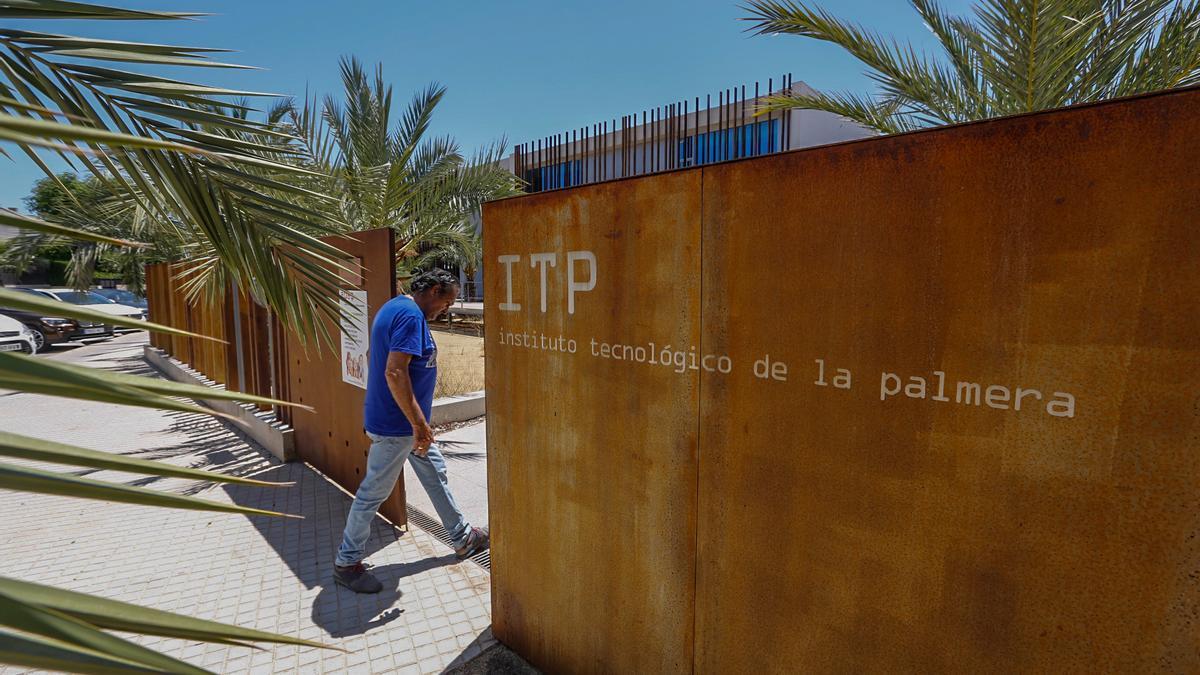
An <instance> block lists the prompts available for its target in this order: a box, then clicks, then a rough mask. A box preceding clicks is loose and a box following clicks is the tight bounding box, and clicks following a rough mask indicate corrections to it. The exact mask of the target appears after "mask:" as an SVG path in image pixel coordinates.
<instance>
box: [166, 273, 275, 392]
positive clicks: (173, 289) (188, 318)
mask: <svg viewBox="0 0 1200 675" xmlns="http://www.w3.org/2000/svg"><path fill="white" fill-rule="evenodd" d="M183 269H184V268H183V267H181V266H180V265H178V264H170V263H154V264H151V265H147V266H146V301H147V303H148V305H149V310H150V320H151V321H154V322H156V323H163V324H166V325H168V326H173V327H175V328H182V329H184V330H187V331H191V332H193V333H198V334H200V335H207V336H209V337H215V338H218V339H221V340H226V341H227V343H221V342H214V341H213V340H202V339H200V338H188V337H180V336H176V335H165V334H156V333H151V334H150V344H151V345H153V346H155V347H158V348H159V349H162V350H164V351H166V352H167V353H168V354H170V355H172V356H174V357H175V358H177V359H179V360H180V361H182V362H183V363H186V364H188V365H189V366H191V367H192V368H194V369H195V370H197V371H199V372H201V373H204V375H205V376H206V377H208V378H209V379H211V380H213V381H214V382H218V383H220V384H224V385H226V386H227V387H228V388H230V389H239V387H238V386H237V384H238V383H237V362H236V358H237V357H236V353H235V352H234V350H233V318H232V315H231V314H230V307H229V305H230V293H229V292H228V291H226V293H225V294H224V296H223V297H221V298H220V299H219V300H218V301H217V302H209V301H208V300H207V299H206V298H198V299H196V300H195V301H189V300H188V298H187V297H186V295H185V293H184V292H183V290H182V289H181V288H180V286H181V282H180V281H179V279H178V275H179V273H180V272H181V271H182V270H183ZM241 390H242V391H246V390H245V389H241ZM254 393H258V392H257V391H255V392H254Z"/></svg>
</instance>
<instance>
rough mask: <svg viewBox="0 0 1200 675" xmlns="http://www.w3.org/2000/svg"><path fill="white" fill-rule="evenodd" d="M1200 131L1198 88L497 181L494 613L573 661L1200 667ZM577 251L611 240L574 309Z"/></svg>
mask: <svg viewBox="0 0 1200 675" xmlns="http://www.w3.org/2000/svg"><path fill="white" fill-rule="evenodd" d="M1196 157H1200V90H1185V91H1179V92H1173V93H1169V94H1163V95H1156V96H1149V97H1143V98H1139V99H1131V100H1123V101H1115V102H1110V103H1106V104H1103V105H1095V106H1085V107H1080V108H1076V109H1071V110H1065V111H1055V112H1051V113H1045V114H1039V115H1031V116H1023V117H1017V118H1010V119H1004V120H997V121H993V122H989V123H984V124H972V125H965V126H961V127H955V128H950V129H945V130H939V131H933V132H925V133H919V134H912V135H907V136H902V137H894V138H883V139H876V140H872V141H867V142H858V143H849V144H843V145H838V146H832V147H828V148H818V149H811V150H805V151H800V152H794V153H787V154H783V155H776V156H771V157H766V158H761V159H756V160H752V161H742V162H734V163H728V164H722V165H715V166H710V167H705V168H703V169H696V170H691V171H684V172H677V173H672V174H665V175H658V176H652V177H646V178H641V179H635V180H626V181H617V182H612V183H604V184H599V185H592V186H587V187H584V188H579V189H575V190H567V191H560V192H554V193H544V194H540V195H534V196H530V197H525V198H520V199H512V200H506V201H503V202H498V203H494V204H490V205H488V206H487V207H485V222H486V227H485V237H486V249H485V250H486V251H487V255H488V259H487V261H486V265H487V267H486V268H485V269H486V270H487V289H486V293H487V298H488V303H487V309H486V319H487V325H488V341H489V342H491V343H492V344H491V345H489V349H488V350H487V366H488V370H487V389H488V408H489V409H488V414H489V425H488V427H489V428H488V433H489V454H490V456H489V484H490V488H491V490H490V494H491V497H490V498H491V505H490V506H491V517H492V523H493V531H494V534H495V551H494V552H493V597H494V605H493V611H494V616H493V618H494V622H495V631H496V635H497V636H498V637H499V638H500V639H501V640H503V641H505V642H506V643H508V644H510V645H511V646H513V647H514V648H516V649H517V651H518V652H520V653H522V654H523V655H525V656H526V657H528V658H529V659H530V660H531V661H533V663H534V664H535V665H538V666H541V667H543V668H545V669H547V670H549V671H554V672H558V671H565V672H679V671H687V670H693V671H694V672H697V673H726V672H797V671H801V672H803V671H814V670H816V671H885V672H894V671H901V672H928V671H946V670H955V671H979V672H998V671H1038V672H1062V671H1080V670H1093V671H1144V670H1150V669H1156V670H1157V669H1163V670H1169V671H1173V672H1196V671H1200V630H1198V626H1197V623H1196V616H1197V615H1200V574H1198V573H1197V570H1200V541H1198V538H1200V535H1198V533H1200V453H1198V452H1197V438H1200V407H1198V406H1197V395H1198V392H1200V294H1197V292H1196V290H1197V289H1198V288H1200V234H1198V233H1197V229H1196V221H1197V217H1198V214H1200V190H1198V189H1197V187H1198V186H1200V164H1197V162H1196V160H1195V158H1196ZM701 188H702V190H701ZM701 194H703V201H702V202H701V198H700V195H701ZM614 229H618V230H620V231H623V232H624V233H625V235H624V236H623V237H619V238H611V237H607V236H605V235H606V233H609V232H611V231H613V230H614ZM556 248H557V249H562V250H563V251H566V250H574V249H587V250H590V251H593V252H594V253H595V255H596V258H597V261H598V264H599V266H600V270H601V276H600V277H599V279H598V281H597V284H596V287H595V290H594V291H591V292H590V293H589V295H588V296H587V298H586V299H587V302H586V304H585V303H584V302H583V301H582V300H581V301H580V304H579V305H578V307H577V308H576V313H575V314H568V313H566V312H565V311H564V309H563V307H562V303H563V296H562V293H563V289H564V285H563V284H564V281H563V279H564V278H565V277H563V275H565V274H566V273H567V272H566V268H565V267H564V262H563V261H562V260H560V261H559V267H556V268H550V272H552V274H551V276H550V277H548V278H549V279H550V280H551V283H550V285H549V287H548V288H549V290H550V293H551V296H550V297H551V298H553V305H552V306H550V307H548V311H547V312H546V313H544V314H543V313H542V312H540V311H539V301H540V296H539V290H540V287H539V286H538V284H537V283H536V280H537V276H536V274H537V271H536V270H535V269H532V268H531V267H530V262H529V254H530V253H534V252H539V251H550V250H552V249H556ZM506 253H512V254H521V255H522V256H523V258H522V260H521V262H520V264H519V265H515V266H514V267H513V268H512V269H513V273H514V275H515V276H514V282H513V283H514V285H513V291H514V295H513V298H514V302H518V303H520V304H521V305H522V307H523V310H522V312H519V313H513V312H502V311H501V310H500V309H499V307H498V303H499V302H501V301H502V300H503V299H504V298H505V294H506V290H507V288H506V279H505V275H504V272H505V268H504V267H503V266H501V265H499V264H497V260H496V256H497V255H501V254H506ZM518 329H521V330H528V331H535V332H537V333H538V334H548V335H555V336H557V335H570V336H573V337H575V338H576V339H580V340H581V344H580V347H581V351H582V350H584V349H590V346H589V345H585V344H583V343H582V340H584V339H590V338H593V337H594V338H595V339H597V340H602V341H606V342H610V343H629V344H636V343H640V342H645V341H649V340H652V339H653V340H656V342H658V344H660V345H661V344H662V343H663V341H666V340H669V341H670V342H671V343H672V344H673V346H678V345H680V344H683V345H685V350H686V349H687V347H689V346H691V345H695V346H696V347H697V350H699V351H700V352H701V353H711V354H722V355H728V357H729V358H730V359H731V361H732V363H733V364H734V367H733V369H732V371H731V372H730V373H714V372H706V371H703V370H701V371H699V372H694V373H693V372H691V371H688V370H686V369H685V372H682V373H674V371H673V370H671V369H662V368H650V367H648V366H646V367H637V366H642V364H636V363H635V364H628V363H623V364H618V363H615V362H613V361H612V360H610V359H604V358H597V357H593V356H592V355H591V354H590V353H587V354H584V353H580V354H575V355H563V354H559V353H553V352H551V351H546V350H533V349H525V348H514V347H512V346H506V345H502V344H500V343H498V342H497V340H498V339H499V338H498V332H499V331H514V330H518ZM659 336H662V337H659ZM768 359H769V360H768ZM760 363H766V365H765V366H763V367H762V368H760ZM771 364H776V365H775V366H772V365H771ZM778 364H783V365H782V366H780V365H778ZM756 368H760V370H759V371H756V370H755V369H756ZM773 368H774V369H773ZM839 369H842V370H845V371H846V372H847V375H848V376H849V377H850V378H851V383H850V384H849V387H848V388H839V387H837V386H835V385H834V384H833V378H834V376H835V375H837V374H838V372H839ZM760 373H766V376H765V377H764V376H763V375H761V374H760ZM819 381H820V382H823V383H818V382H819ZM960 383H966V384H967V385H971V384H978V385H979V387H980V394H979V398H978V399H975V401H974V402H970V396H971V393H970V392H971V388H970V386H968V387H966V389H965V391H966V393H967V397H968V400H967V402H963V401H961V400H959V394H958V388H959V386H960ZM1034 390H1036V392H1037V396H1036V397H1035V396H1034V394H1033V393H1030V392H1031V391H1034ZM1067 394H1069V395H1070V403H1071V405H1069V406H1068V405H1067V403H1066V402H1065V401H1066V400H1067V399H1066V395H1067ZM941 399H945V400H941ZM1018 403H1020V404H1021V406H1022V407H1021V409H1020V410H1017V409H1016V405H1017V404H1018Z"/></svg>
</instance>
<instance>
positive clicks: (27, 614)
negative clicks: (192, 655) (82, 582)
mask: <svg viewBox="0 0 1200 675" xmlns="http://www.w3.org/2000/svg"><path fill="white" fill-rule="evenodd" d="M0 626H7V627H8V628H12V629H16V630H20V631H24V632H25V633H29V634H33V635H40V636H42V637H44V638H49V639H52V640H57V641H60V642H63V643H67V644H70V645H72V646H74V647H75V648H76V649H86V650H90V651H91V652H92V653H93V654H95V655H103V657H104V658H105V659H112V658H115V659H120V660H122V661H124V662H126V664H127V665H125V666H124V667H123V668H125V669H128V668H134V669H136V668H139V667H140V668H144V669H148V670H150V671H151V672H153V671H160V672H169V673H185V674H191V675H196V674H203V673H207V672H208V671H206V670H204V669H202V668H197V667H195V666H193V665H191V664H189V663H187V662H184V661H180V660H179V659H174V658H171V657H169V656H166V655H164V654H159V653H158V652H156V651H154V650H151V649H146V648H145V647H143V646H141V645H138V644H135V643H133V642H130V641H128V640H122V639H121V638H119V637H116V636H115V635H109V634H108V633H105V632H104V631H101V630H98V629H96V627H95V626H92V625H91V624H88V623H86V622H84V621H80V620H79V619H75V618H73V617H71V616H69V615H67V614H63V613H62V612H59V611H57V610H53V609H46V608H44V607H39V606H37V605H33V604H30V603H26V602H20V601H18V600H15V599H13V598H10V597H9V596H7V595H4V594H3V593H0ZM42 649H44V645H43V646H42ZM39 651H41V650H39ZM27 656H33V655H32V654H27ZM93 658H95V657H94V656H93ZM18 665H36V666H41V667H46V665H45V664H28V663H25V664H18ZM93 672H94V671H93Z"/></svg>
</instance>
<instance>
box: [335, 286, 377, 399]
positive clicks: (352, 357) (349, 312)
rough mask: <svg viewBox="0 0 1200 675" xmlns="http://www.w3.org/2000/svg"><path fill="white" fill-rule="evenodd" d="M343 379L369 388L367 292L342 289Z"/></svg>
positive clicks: (357, 385)
mask: <svg viewBox="0 0 1200 675" xmlns="http://www.w3.org/2000/svg"><path fill="white" fill-rule="evenodd" d="M341 327H342V381H343V382H346V383H349V384H352V385H354V386H356V387H359V388H361V389H366V388H367V344H368V340H369V338H370V332H369V330H368V326H367V292H366V291H342V320H341Z"/></svg>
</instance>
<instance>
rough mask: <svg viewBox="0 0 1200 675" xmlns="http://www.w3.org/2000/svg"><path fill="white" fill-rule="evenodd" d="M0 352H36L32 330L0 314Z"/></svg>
mask: <svg viewBox="0 0 1200 675" xmlns="http://www.w3.org/2000/svg"><path fill="white" fill-rule="evenodd" d="M0 352H24V353H25V354H36V353H37V344H36V342H35V341H34V338H33V331H32V330H30V329H29V328H28V327H27V326H26V325H25V324H23V323H21V322H20V321H17V320H16V319H13V318H11V317H7V316H0Z"/></svg>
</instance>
